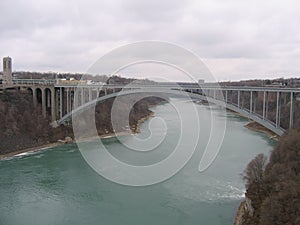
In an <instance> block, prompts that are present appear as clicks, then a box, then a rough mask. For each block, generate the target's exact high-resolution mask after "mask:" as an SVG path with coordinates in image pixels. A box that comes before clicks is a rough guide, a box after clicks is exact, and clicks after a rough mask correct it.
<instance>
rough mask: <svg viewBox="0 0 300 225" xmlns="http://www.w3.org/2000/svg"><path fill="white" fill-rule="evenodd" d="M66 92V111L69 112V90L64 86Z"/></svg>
mask: <svg viewBox="0 0 300 225" xmlns="http://www.w3.org/2000/svg"><path fill="white" fill-rule="evenodd" d="M66 92H67V113H69V112H70V103H69V98H70V96H69V94H70V90H69V88H66Z"/></svg>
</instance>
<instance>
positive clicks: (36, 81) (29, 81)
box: [13, 79, 56, 85]
mask: <svg viewBox="0 0 300 225" xmlns="http://www.w3.org/2000/svg"><path fill="white" fill-rule="evenodd" d="M55 83H56V81H55V80H43V79H14V80H13V84H14V85H54V84H55Z"/></svg>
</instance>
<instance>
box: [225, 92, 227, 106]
mask: <svg viewBox="0 0 300 225" xmlns="http://www.w3.org/2000/svg"><path fill="white" fill-rule="evenodd" d="M227 101H228V91H227V90H226V91H225V103H226V104H227Z"/></svg>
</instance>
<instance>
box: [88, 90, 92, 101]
mask: <svg viewBox="0 0 300 225" xmlns="http://www.w3.org/2000/svg"><path fill="white" fill-rule="evenodd" d="M92 100H93V95H92V89H91V88H89V101H92Z"/></svg>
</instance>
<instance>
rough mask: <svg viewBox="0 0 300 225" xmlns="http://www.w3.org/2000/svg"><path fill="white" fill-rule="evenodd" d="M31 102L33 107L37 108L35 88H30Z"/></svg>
mask: <svg viewBox="0 0 300 225" xmlns="http://www.w3.org/2000/svg"><path fill="white" fill-rule="evenodd" d="M32 101H33V107H34V108H36V106H37V96H36V88H32Z"/></svg>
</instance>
